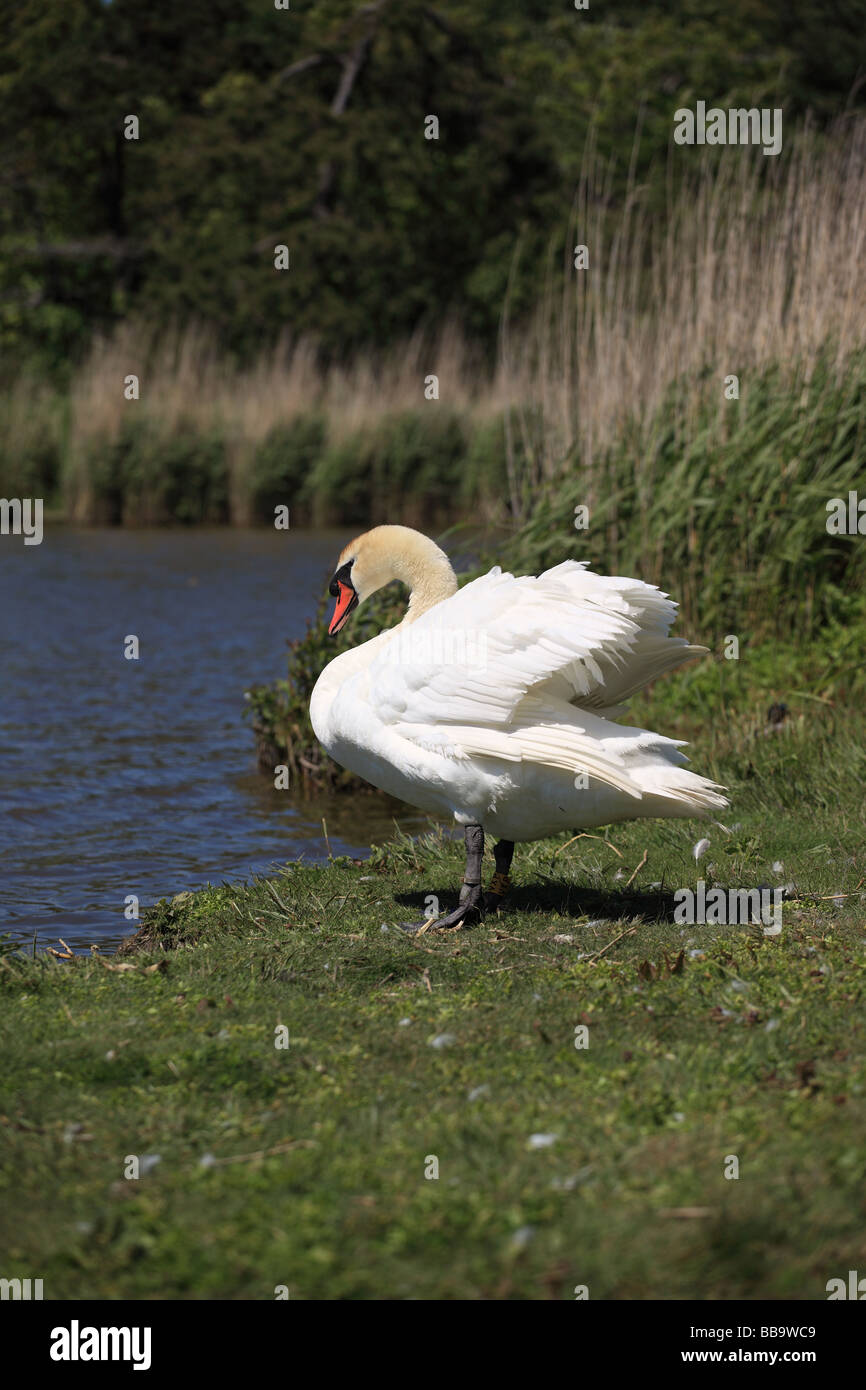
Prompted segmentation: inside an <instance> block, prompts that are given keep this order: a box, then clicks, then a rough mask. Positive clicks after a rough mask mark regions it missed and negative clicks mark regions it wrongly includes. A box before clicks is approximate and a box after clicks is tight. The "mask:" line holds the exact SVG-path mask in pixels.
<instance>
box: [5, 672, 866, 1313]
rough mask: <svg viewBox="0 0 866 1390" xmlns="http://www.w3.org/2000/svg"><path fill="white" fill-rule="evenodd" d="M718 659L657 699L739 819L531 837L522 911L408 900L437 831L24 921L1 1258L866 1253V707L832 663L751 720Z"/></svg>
mask: <svg viewBox="0 0 866 1390" xmlns="http://www.w3.org/2000/svg"><path fill="white" fill-rule="evenodd" d="M777 655H779V654H778V653H777ZM772 658H773V654H772V653H770V652H769V651H768V652H766V653H765V659H766V662H767V670H768V671H769V670H770V669H771V667H772V665H773V659H772ZM731 665H732V666H733V663H731ZM695 669H696V670H698V668H695ZM741 669H742V670H745V668H741ZM709 670H710V676H713V677H714V678H715V685H713V682H712V681H710V680H709V678H708V677H706V676H703V675H702V674H700V672H698V674H696V675H693V676H692V677H691V681H689V678H688V677H687V675H684V676H682V677H680V678H678V680H679V683H677V681H665V682H662V683H661V684H660V685H659V686H657V687H656V690H655V691H654V692H653V693H652V695H651V696H650V697H649V699H651V700H652V701H657V702H658V703H657V706H656V712H657V713H658V712H659V711H661V710H662V708H663V707H664V705H665V703H666V702H669V705H670V709H669V714H668V717H667V718H666V719H665V720H664V722H662V721H661V720H660V721H659V722H660V723H661V727H662V728H663V729H664V730H665V731H666V732H671V733H675V732H676V733H679V732H682V731H683V726H684V724H686V723H689V722H694V724H695V726H696V734H697V737H696V738H695V739H694V741H693V745H692V749H691V752H692V754H693V757H694V760H695V765H696V766H697V767H698V768H699V769H700V770H701V771H702V772H707V773H711V774H712V775H715V776H719V777H720V778H721V779H722V780H724V781H725V782H726V783H727V784H728V786H729V788H730V795H731V798H732V807H731V810H730V812H728V813H727V814H726V816H725V818H724V819H725V824H726V826H727V830H722V829H721V828H720V827H718V826H717V825H715V824H712V823H710V824H709V825H701V824H699V823H694V824H693V823H686V822H682V823H679V822H668V823H664V822H660V823H651V822H647V823H644V824H640V823H636V824H633V825H627V826H618V827H613V828H610V829H609V830H608V831H607V832H605V831H599V832H598V834H599V836H600V838H591V837H581V838H579V839H576V840H571V841H570V842H569V839H568V837H565V836H563V837H562V838H561V839H560V840H558V841H547V842H542V843H540V844H538V845H535V846H532V847H526V846H523V847H519V849H518V855H517V858H516V862H515V874H514V877H515V884H516V886H515V891H514V894H513V897H512V899H511V902H510V905H509V907H508V908H507V910H505V911H503V912H502V913H501V914H500V915H499V917H498V918H496V919H495V920H489V921H487V922H485V923H484V924H482V925H480V926H477V927H475V928H473V929H471V930H466V931H460V932H457V933H455V934H436V933H427V934H425V935H423V936H421V937H420V938H414V939H413V938H408V937H406V936H405V935H404V934H403V933H401V932H399V931H398V930H396V929H395V923H396V922H398V921H400V920H404V919H406V918H410V917H414V916H417V915H419V910H421V909H422V908H423V904H424V900H425V898H426V897H427V895H428V894H431V893H433V894H436V895H437V896H439V897H440V900H441V902H442V903H443V904H450V902H452V901H453V897H454V893H455V891H456V887H457V883H458V880H459V875H460V867H461V864H460V852H459V849H458V847H457V846H456V845H455V844H453V843H451V842H449V841H447V840H443V839H442V838H441V837H440V836H439V835H438V834H436V833H433V834H431V836H430V837H429V838H427V839H424V840H422V841H421V842H417V843H413V842H410V841H405V840H398V841H395V842H393V843H391V844H389V845H386V846H384V847H382V848H381V849H379V850H378V851H376V852H375V853H374V855H373V858H372V859H371V860H370V861H369V862H367V863H362V864H356V863H352V862H350V861H346V860H337V861H334V862H333V863H331V864H330V865H328V866H326V867H321V868H313V867H304V866H301V865H292V864H290V865H287V866H286V867H285V869H284V871H283V872H282V873H281V874H280V875H278V876H277V877H276V878H274V879H273V880H270V881H267V882H265V881H257V882H254V883H252V884H250V885H248V886H221V887H213V888H209V889H207V890H204V891H202V892H199V893H196V894H183V895H181V896H180V897H178V898H175V899H168V898H167V899H165V900H164V901H163V902H162V903H161V904H159V905H158V907H157V908H156V909H154V910H153V911H152V912H151V913H150V914H149V915H148V917H147V919H146V920H145V922H144V924H143V928H142V931H141V933H140V936H139V938H138V940H137V942H135V943H134V948H133V949H132V950H131V951H129V952H124V953H121V954H120V955H119V956H118V957H115V958H113V959H109V960H100V959H96V958H83V957H80V958H77V959H74V960H71V961H59V960H56V959H53V958H51V957H48V956H42V957H39V958H37V959H36V960H30V959H23V958H21V957H20V956H18V955H15V954H8V955H6V956H5V958H3V961H2V968H0V989H2V991H3V994H4V996H5V1002H4V1006H3V1009H2V1011H0V1045H2V1052H3V1066H2V1068H0V1117H2V1119H0V1143H2V1146H3V1151H4V1158H3V1164H2V1177H0V1182H2V1185H3V1201H2V1202H0V1212H2V1215H0V1248H2V1256H3V1270H4V1275H5V1276H7V1277H13V1276H16V1275H20V1276H28V1275H29V1276H37V1275H38V1276H39V1277H42V1278H44V1280H45V1293H46V1297H106V1298H111V1297H145V1298H147V1297H181V1298H184V1297H226V1298H251V1299H257V1298H265V1299H270V1298H273V1297H274V1289H275V1287H276V1286H277V1285H287V1286H288V1288H289V1290H290V1294H291V1297H292V1298H325V1299H331V1298H383V1297H384V1298H389V1297H390V1298H397V1299H400V1298H413V1297H422V1298H423V1297H432V1298H446V1299H448V1298H460V1297H468V1298H478V1297H487V1298H532V1299H535V1298H554V1299H556V1298H566V1299H571V1298H573V1297H574V1292H573V1291H574V1288H575V1285H578V1284H581V1285H588V1286H589V1292H590V1296H591V1297H592V1298H605V1297H606V1298H643V1297H661V1298H684V1297H698V1298H768V1297H780V1298H788V1299H798V1298H823V1297H825V1296H826V1295H825V1291H824V1290H825V1284H826V1281H827V1280H828V1279H829V1278H831V1277H835V1276H837V1275H840V1274H842V1275H844V1273H845V1271H847V1270H848V1269H849V1268H857V1267H858V1266H859V1267H860V1268H862V1267H863V1262H864V1260H866V1244H864V1236H863V1230H864V1214H866V1213H864V1197H863V1193H864V1163H866V1160H864V1153H866V1093H864V1084H866V1068H864V1061H863V1047H862V1041H863V1037H862V1034H863V1021H862V1018H863V1002H864V983H866V977H864V965H863V940H864V937H863V932H864V917H866V901H864V894H866V863H864V859H863V843H864V830H866V826H864V820H866V811H864V806H863V799H862V781H863V748H864V746H866V724H864V720H863V717H862V715H861V714H860V713H857V712H850V711H848V710H847V707H846V701H845V700H844V699H842V698H841V695H842V690H843V687H842V686H841V685H840V684H839V683H838V682H837V684H836V686H835V694H836V698H835V699H832V700H831V699H830V698H829V697H828V696H827V695H826V689H827V686H826V683H825V687H824V699H817V700H811V701H807V700H804V701H802V702H801V703H800V704H799V705H798V704H797V702H796V700H795V698H794V696H796V694H797V691H796V689H793V688H790V687H789V688H785V687H784V686H783V687H782V688H777V689H776V690H775V692H774V693H775V694H776V695H780V696H786V697H788V703H789V705H790V706H791V707H792V710H793V711H795V713H793V715H792V717H790V718H788V719H787V720H785V721H784V723H783V725H782V726H781V729H780V730H779V731H778V732H771V733H765V732H764V716H763V713H762V712H761V709H760V707H761V703H762V701H763V699H764V698H765V695H766V691H765V690H764V689H762V688H761V686H760V681H758V682H757V683H753V682H749V683H748V685H747V686H745V687H744V689H743V691H742V698H741V699H740V700H739V701H738V700H736V699H732V698H731V692H730V689H729V690H728V694H727V696H726V695H725V693H724V691H723V690H721V689H720V687H719V681H718V672H714V671H713V670H712V668H709ZM793 671H794V667H793V666H790V667H788V666H786V665H785V663H784V660H783V659H782V658H781V656H780V659H779V665H778V672H779V675H780V677H782V678H783V680H786V679H787V678H788V677H789V676H791V675H792V674H793ZM702 681H707V684H706V686H703V685H702ZM665 690H667V691H668V695H667V697H665V695H664V693H663V692H664V691H665ZM675 711H676V713H675ZM751 711H754V713H752V712H751ZM703 835H706V836H707V838H709V840H710V848H709V850H708V851H707V852H706V854H705V855H704V856H703V857H702V859H701V860H700V862H699V863H697V864H696V863H695V860H694V858H693V855H692V846H693V844H694V842H695V841H696V840H697V838H698V837H699V836H703ZM488 859H490V856H489V855H488ZM489 867H492V864H491V865H490V866H489ZM488 872H489V868H488ZM699 876H701V877H703V878H705V879H706V880H707V881H708V882H711V883H718V884H720V885H722V886H725V887H754V886H756V885H758V884H759V883H766V884H771V885H775V884H785V885H786V901H785V904H784V907H783V930H782V933H781V935H780V936H778V937H775V938H774V937H768V936H765V935H764V934H763V930H762V928H761V927H760V926H744V927H706V926H694V927H683V926H680V925H678V924H677V923H676V922H675V921H674V920H673V910H672V909H673V898H672V892H673V890H674V889H675V888H679V887H686V886H694V885H695V884H696V881H697V879H698V877H699ZM383 927H386V928H388V929H387V930H383ZM279 1025H284V1026H285V1028H286V1029H288V1034H289V1046H288V1048H287V1049H285V1050H277V1049H276V1048H275V1045H274V1044H275V1030H276V1029H277V1028H278V1026H279ZM581 1026H585V1027H586V1028H587V1029H588V1034H587V1035H586V1037H587V1040H588V1046H587V1047H586V1048H585V1049H581V1050H578V1049H576V1047H575V1037H576V1034H575V1029H576V1028H579V1027H581ZM539 1135H541V1136H547V1137H546V1138H543V1139H539V1138H533V1137H532V1136H539ZM550 1136H555V1137H553V1138H550ZM130 1155H137V1156H139V1158H146V1157H147V1156H150V1159H149V1161H147V1162H144V1163H143V1165H142V1175H141V1176H140V1178H139V1179H138V1180H132V1179H126V1178H124V1169H125V1166H128V1156H130ZM731 1155H733V1156H734V1157H735V1158H737V1159H738V1161H739V1178H738V1179H728V1178H726V1177H725V1176H724V1174H725V1169H726V1165H727V1168H728V1171H732V1166H731V1162H730V1157H729V1156H731ZM155 1156H158V1158H159V1161H158V1162H153V1161H152V1160H153V1158H154V1157H155ZM431 1156H433V1157H435V1158H436V1159H438V1164H439V1177H438V1180H437V1179H428V1178H425V1168H426V1169H427V1171H430V1170H431Z"/></svg>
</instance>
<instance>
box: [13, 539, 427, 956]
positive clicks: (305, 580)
mask: <svg viewBox="0 0 866 1390" xmlns="http://www.w3.org/2000/svg"><path fill="white" fill-rule="evenodd" d="M350 536H351V533H348V532H338V531H329V532H309V531H308V532H303V531H298V532H294V531H287V532H276V531H271V530H264V529H263V530H255V531H239V530H195V531H177V530H172V531H120V530H84V529H74V528H65V527H47V528H46V531H45V537H44V540H43V542H42V544H41V545H39V546H25V545H24V543H23V540H22V539H21V538H20V537H15V536H2V537H0V827H2V828H0V837H2V839H0V932H8V933H10V934H11V935H12V936H13V937H15V938H16V939H21V940H26V941H27V942H28V943H29V942H30V941H32V939H33V937H34V934H35V935H36V938H37V949H38V947H39V946H46V945H51V944H56V942H57V938H58V937H62V938H63V939H64V940H65V941H66V942H68V944H69V945H70V946H72V947H73V948H75V949H78V950H83V949H86V948H87V947H88V946H89V945H90V943H91V942H95V943H97V944H98V945H99V946H100V947H102V948H103V949H105V948H106V947H108V946H111V945H114V944H116V943H117V942H118V941H119V940H120V939H121V938H122V937H123V936H125V935H128V934H129V933H130V932H131V931H133V930H135V925H136V924H135V923H134V922H127V921H125V919H124V916H123V911H124V899H125V898H126V897H127V895H130V894H135V895H137V897H138V898H139V900H140V904H141V906H142V907H144V906H147V905H149V904H151V903H153V902H155V901H156V899H157V898H160V897H165V896H166V895H170V894H173V893H178V892H180V891H182V890H184V889H190V888H197V887H200V886H201V885H203V884H206V883H219V882H221V881H222V880H223V879H229V880H232V881H234V880H238V879H244V878H247V877H248V876H249V875H251V874H258V873H263V872H265V871H266V870H267V869H268V868H270V867H272V866H273V865H275V864H279V863H284V862H285V861H286V860H288V859H295V858H297V857H298V856H299V855H301V854H303V855H304V857H305V858H307V859H309V860H313V861H316V860H324V859H326V858H327V850H326V846H325V841H324V837H323V829H322V817H323V816H324V817H325V818H326V821H327V830H328V837H329V840H330V846H331V849H332V851H333V853H335V854H338V853H344V854H353V855H363V854H366V853H368V852H369V848H370V844H371V841H375V840H376V839H381V838H384V837H386V836H387V835H388V834H389V833H391V832H392V831H393V828H394V815H395V812H396V813H398V814H399V823H400V824H401V826H402V827H403V828H405V829H410V830H412V829H419V828H421V827H422V826H423V825H424V824H425V823H426V822H425V821H424V820H423V818H421V817H420V816H418V815H416V814H415V813H413V812H411V811H410V810H409V809H408V808H401V807H399V806H398V805H397V804H396V803H393V802H388V801H386V800H385V798H382V797H379V796H378V795H376V796H363V797H352V796H348V797H347V796H342V797H320V798H316V799H314V800H303V799H300V798H296V797H294V796H293V794H292V793H291V792H287V791H276V790H275V789H274V787H273V784H272V779H270V778H269V777H267V776H265V775H264V774H262V773H261V772H260V771H259V770H258V769H257V767H256V759H255V746H254V739H253V735H252V731H251V729H250V726H249V725H248V724H247V723H246V722H245V721H244V720H243V718H242V713H243V707H244V699H243V692H244V690H245V689H246V688H247V687H248V686H249V685H251V684H253V683H255V682H258V681H271V680H274V679H277V678H279V677H283V676H285V672H286V640H287V639H292V638H295V637H300V636H301V635H302V634H303V632H304V630H305V626H306V620H307V618H308V617H311V616H312V615H313V613H314V612H315V609H316V604H317V601H318V598H319V596H320V595H321V594H322V593H323V592H324V590H325V587H326V585H327V582H328V580H329V578H330V576H331V574H332V573H333V569H334V562H335V561H336V558H337V556H338V555H339V553H340V550H341V548H342V546H343V545H344V544H345V542H346V541H347V540H348V539H350ZM128 634H135V635H136V636H137V637H138V638H139V641H140V653H141V654H140V660H138V661H128V660H125V659H124V655H123V647H124V638H125V637H126V636H127V635H128Z"/></svg>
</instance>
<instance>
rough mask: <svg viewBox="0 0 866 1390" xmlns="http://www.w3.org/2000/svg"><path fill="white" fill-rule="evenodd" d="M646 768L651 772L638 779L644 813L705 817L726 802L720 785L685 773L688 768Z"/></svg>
mask: <svg viewBox="0 0 866 1390" xmlns="http://www.w3.org/2000/svg"><path fill="white" fill-rule="evenodd" d="M648 771H651V774H652V775H651V776H647V777H646V778H641V779H640V780H641V784H642V788H643V792H644V797H645V800H646V801H647V811H646V814H648V815H651V816H652V815H657V816H679V817H687V818H690V817H692V816H695V817H706V816H710V815H712V814H713V813H714V812H719V811H723V810H724V809H725V807H726V806H728V805H729V802H728V799H727V797H726V796H725V795H724V790H725V789H724V787H720V786H719V784H718V783H717V782H711V781H710V780H709V778H707V777H701V776H699V775H698V773H696V772H689V770H688V768H685V767H672V766H670V764H669V765H668V766H667V767H665V768H664V769H659V768H653V769H651V770H649V769H648ZM651 807H652V808H653V809H650V808H651ZM656 808H657V809H656Z"/></svg>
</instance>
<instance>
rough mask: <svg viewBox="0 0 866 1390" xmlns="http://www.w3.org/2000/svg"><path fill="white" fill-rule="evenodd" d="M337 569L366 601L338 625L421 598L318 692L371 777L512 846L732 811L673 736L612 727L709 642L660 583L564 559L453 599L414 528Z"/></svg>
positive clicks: (390, 530) (340, 750)
mask: <svg viewBox="0 0 866 1390" xmlns="http://www.w3.org/2000/svg"><path fill="white" fill-rule="evenodd" d="M386 533H387V534H386ZM398 533H399V534H398ZM409 538H411V539H409ZM386 551H387V555H388V558H387V559H386V557H385V552H386ZM434 555H435V558H434ZM340 560H341V565H342V566H343V571H344V572H345V573H346V574H347V575H348V576H349V579H350V587H351V589H352V592H353V593H354V594H355V595H356V598H354V599H353V600H352V601H351V602H349V600H348V598H347V599H346V603H347V604H348V608H347V607H346V605H345V604H344V605H343V607H342V608H339V607H338V611H337V614H335V619H334V624H333V628H334V630H336V628H338V627H339V626H341V625H342V623H343V622H344V621H345V617H347V616H348V611H350V609H351V607H353V606H354V602H356V601H357V599H360V598H363V597H366V595H367V592H372V591H373V588H378V587H380V584H381V583H384V582H387V579H390V578H392V577H394V576H395V575H396V576H397V577H399V578H404V579H405V580H406V582H408V583H410V585H412V586H413V589H414V593H413V603H412V604H410V608H409V612H408V614H407V616H406V618H405V619H404V620H403V622H402V623H400V624H398V626H397V627H395V628H393V629H391V630H390V631H389V632H386V633H382V634H381V635H380V636H378V637H376V638H374V639H373V640H372V641H370V642H366V643H364V644H363V645H362V646H361V647H356V648H355V649H354V650H352V651H350V652H347V653H345V654H343V655H341V656H339V657H337V658H336V659H335V660H334V661H332V662H331V663H330V665H329V666H327V667H326V669H325V670H324V672H323V673H322V675H321V677H320V678H319V681H318V683H317V685H316V688H315V690H314V692H313V697H312V701H311V705H310V714H311V718H312V722H313V728H314V730H315V733H316V736H317V738H318V739H319V741H320V742H321V743H322V744H323V746H324V747H325V748H326V749H327V751H328V752H329V753H330V755H331V756H332V757H333V758H335V759H336V761H337V762H339V763H340V764H342V765H343V766H344V767H347V768H349V769H350V770H351V771H352V772H355V773H356V774H357V775H358V776H361V777H364V778H365V779H366V780H367V781H369V782H372V783H373V784H374V785H375V786H377V787H380V788H381V789H382V790H384V791H387V792H390V793H391V795H393V796H396V797H399V798H400V799H401V800H403V801H407V802H409V803H410V804H411V805H413V806H417V807H419V808H420V809H422V810H424V811H428V812H431V813H433V814H435V815H444V816H447V817H451V818H453V819H454V820H455V821H456V822H457V823H458V824H461V825H464V826H465V825H472V824H476V825H480V826H481V827H482V828H483V830H484V831H486V832H489V833H492V834H494V835H496V836H498V837H501V838H503V839H505V840H535V839H539V838H541V837H542V836H545V835H549V834H553V833H555V832H557V831H560V830H564V829H571V828H581V827H587V826H594V825H604V824H608V823H610V822H613V821H619V820H629V819H633V818H637V817H645V816H697V815H705V814H707V813H708V812H710V811H712V810H720V809H721V808H722V807H724V806H726V805H727V802H726V801H725V799H724V797H723V796H722V795H721V789H720V788H718V787H717V786H716V785H715V784H714V783H712V782H709V781H707V780H706V779H705V778H703V777H699V776H697V775H696V774H695V773H693V772H690V771H688V770H687V768H686V767H685V766H684V764H685V762H686V759H685V757H684V756H683V754H682V753H680V752H679V747H680V744H679V743H678V742H677V741H676V740H674V739H669V738H664V737H663V736H662V735H660V734H654V733H650V732H649V731H647V730H643V729H637V728H633V727H628V726H625V725H620V724H617V723H615V722H614V721H615V719H616V718H617V717H618V716H619V715H620V714H621V713H622V711H623V706H624V702H625V701H627V700H628V699H629V697H630V696H631V695H633V694H634V693H635V692H636V691H638V690H640V689H641V688H642V687H643V686H645V685H646V684H647V683H648V682H649V681H651V680H654V679H655V678H656V677H657V676H659V675H662V674H663V673H664V672H665V671H669V670H671V669H672V668H673V667H675V666H678V665H680V664H681V663H682V662H684V661H688V660H690V659H692V658H693V657H696V656H698V655H700V654H701V653H702V652H703V651H704V650H705V649H704V648H702V647H692V646H689V644H688V643H687V642H686V641H684V640H683V639H682V638H675V637H670V636H669V635H668V634H669V629H670V627H671V624H672V623H673V621H674V618H675V615H676V605H675V604H674V603H673V602H672V601H671V600H670V599H669V598H668V597H667V596H666V595H665V594H663V593H662V592H661V591H660V590H659V589H656V588H654V587H653V586H652V585H649V584H645V583H643V582H641V581H640V580H637V579H625V578H605V577H603V576H600V575H596V574H592V573H591V572H589V571H588V570H587V569H586V567H585V565H584V564H583V563H580V562H577V561H574V560H566V561H565V562H564V563H562V564H560V565H557V566H556V567H555V568H553V569H550V570H547V571H546V573H544V574H542V575H539V576H538V577H537V578H532V577H528V578H515V577H514V576H513V575H511V574H503V573H502V572H501V571H500V570H499V569H498V568H496V569H493V570H491V571H490V573H489V574H486V575H484V576H483V577H482V578H480V579H476V580H474V581H473V582H472V583H470V584H467V585H466V586H465V587H464V588H463V589H461V590H459V592H454V588H455V581H454V579H453V571H451V570H450V566H447V561H446V562H445V564H446V566H447V570H448V575H450V579H449V578H448V576H447V575H446V574H445V569H444V567H443V566H442V564H441V561H443V560H445V557H444V556H443V555H442V552H441V551H440V550H439V549H438V547H436V546H434V545H433V543H432V542H430V541H428V540H426V538H424V537H421V536H420V535H419V534H418V533H417V532H412V531H408V530H407V529H406V528H403V527H380V528H377V530H375V531H372V532H370V533H368V535H366V536H363V537H360V538H359V540H358V541H355V542H353V543H352V545H351V546H347V547H346V549H345V550H344V552H343V555H342V556H341V557H340ZM389 561H390V564H389ZM389 570H390V572H389ZM340 572H341V571H340V570H339V569H338V573H337V575H335V581H336V580H337V579H338V577H339V575H340ZM383 575H384V576H386V577H385V578H383V577H382V576H383ZM431 575H432V578H431ZM366 577H369V579H370V580H372V587H370V583H369V582H365V578H366ZM425 586H426V587H425ZM332 588H333V586H332ZM445 590H447V594H446V593H445ZM334 592H336V589H334ZM340 592H341V594H342V592H343V591H342V589H341V590H340ZM440 592H441V593H442V596H441V597H440V596H438V594H439V593H440ZM347 593H348V590H347ZM419 595H420V600H419ZM419 609H420V613H419ZM341 613H344V614H345V616H340V615H341Z"/></svg>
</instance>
